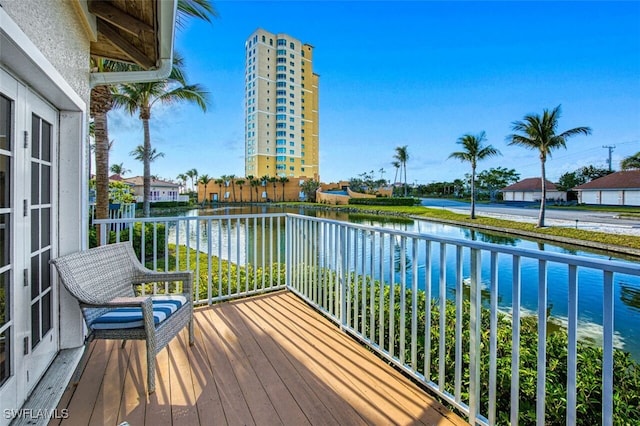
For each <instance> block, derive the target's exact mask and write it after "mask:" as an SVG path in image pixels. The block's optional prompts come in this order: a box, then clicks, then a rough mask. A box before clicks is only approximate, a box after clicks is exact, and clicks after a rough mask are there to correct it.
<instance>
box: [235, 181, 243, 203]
mask: <svg viewBox="0 0 640 426" xmlns="http://www.w3.org/2000/svg"><path fill="white" fill-rule="evenodd" d="M236 183H237V184H238V186H239V187H240V202H242V186H243V185H244V184H245V180H244V179H238V180H237V181H236Z"/></svg>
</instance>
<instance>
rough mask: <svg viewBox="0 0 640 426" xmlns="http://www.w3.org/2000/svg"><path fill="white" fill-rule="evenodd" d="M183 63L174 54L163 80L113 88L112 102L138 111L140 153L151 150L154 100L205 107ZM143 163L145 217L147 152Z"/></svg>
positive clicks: (200, 91)
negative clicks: (115, 90)
mask: <svg viewBox="0 0 640 426" xmlns="http://www.w3.org/2000/svg"><path fill="white" fill-rule="evenodd" d="M183 65H184V63H183V60H182V58H181V57H180V56H179V55H177V54H174V57H173V69H172V70H171V74H170V75H169V78H168V79H167V80H164V81H154V82H150V83H128V84H121V85H119V86H118V90H117V92H115V93H113V102H114V105H115V106H117V107H121V108H124V109H125V110H126V111H127V112H129V113H130V114H131V115H133V114H135V113H138V114H139V117H140V120H142V128H143V132H144V151H143V152H144V153H150V152H151V134H150V131H149V120H150V119H151V109H152V108H153V106H154V105H156V103H158V102H159V103H164V104H172V103H174V102H178V101H188V102H191V103H195V104H196V105H198V106H199V107H200V108H201V109H202V110H203V111H206V110H207V93H206V92H205V91H204V90H203V89H202V87H201V86H200V85H199V84H187V82H186V77H185V74H184V72H183ZM143 164H144V195H143V214H144V216H145V217H149V213H150V210H149V196H150V193H151V182H150V180H149V177H150V176H151V166H150V160H149V157H148V156H145V157H143Z"/></svg>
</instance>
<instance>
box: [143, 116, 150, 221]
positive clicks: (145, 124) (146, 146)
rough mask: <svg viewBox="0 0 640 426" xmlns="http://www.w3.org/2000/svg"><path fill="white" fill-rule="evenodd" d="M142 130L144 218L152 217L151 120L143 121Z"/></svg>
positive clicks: (144, 119) (145, 119)
mask: <svg viewBox="0 0 640 426" xmlns="http://www.w3.org/2000/svg"><path fill="white" fill-rule="evenodd" d="M142 128H143V130H144V161H143V164H144V176H143V183H144V185H143V191H144V192H143V196H142V212H143V214H144V217H149V216H150V215H151V208H150V207H151V206H150V202H149V199H150V198H151V159H150V158H149V154H150V153H151V135H150V134H149V119H148V118H143V119H142Z"/></svg>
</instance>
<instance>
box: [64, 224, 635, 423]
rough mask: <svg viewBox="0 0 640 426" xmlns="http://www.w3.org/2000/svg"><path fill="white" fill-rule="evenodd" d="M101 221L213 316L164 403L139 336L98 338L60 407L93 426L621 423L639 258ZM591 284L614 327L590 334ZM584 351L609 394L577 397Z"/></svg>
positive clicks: (289, 229)
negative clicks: (556, 313)
mask: <svg viewBox="0 0 640 426" xmlns="http://www.w3.org/2000/svg"><path fill="white" fill-rule="evenodd" d="M134 222H142V224H143V225H144V226H142V227H137V228H139V229H140V231H139V232H140V234H135V233H134V228H136V227H133V226H125V225H127V224H131V223H134ZM96 223H97V224H99V225H100V226H102V227H103V229H104V231H105V232H101V236H102V238H103V241H101V243H102V244H106V243H107V240H106V238H107V234H108V233H107V232H106V230H107V228H110V229H115V231H113V232H112V234H111V241H112V242H113V241H122V240H130V241H133V246H134V248H135V250H136V252H137V253H138V255H139V257H140V258H141V259H143V261H144V262H145V263H146V265H147V266H148V267H149V268H152V269H155V270H176V269H178V270H185V269H186V270H192V271H194V273H195V282H194V286H195V294H194V302H195V303H196V304H197V305H200V307H199V308H198V309H197V310H196V333H197V335H196V345H195V346H194V347H192V348H189V347H188V345H186V337H185V335H184V334H183V335H181V336H180V338H177V339H175V340H174V341H173V342H172V343H171V344H170V346H169V347H168V349H167V350H163V351H162V352H161V353H160V355H159V362H158V370H157V381H158V387H157V391H156V393H155V394H152V395H151V396H149V397H147V396H146V394H145V390H144V384H145V383H146V377H145V371H146V366H145V365H144V362H145V361H144V347H143V345H142V344H138V343H127V345H126V346H125V347H124V348H121V347H120V345H119V342H112V343H104V342H96V343H93V344H92V346H91V347H90V350H91V355H90V357H89V359H88V361H87V363H86V366H85V367H84V369H83V373H82V377H81V379H80V381H79V383H78V385H77V387H75V388H73V387H72V388H70V389H69V390H68V391H67V393H66V394H65V397H64V398H63V400H62V402H61V405H60V408H64V407H66V408H67V409H68V410H69V411H68V412H69V414H70V416H71V415H72V414H73V416H76V415H77V416H82V417H80V418H81V419H82V421H81V422H80V424H89V423H96V424H109V423H112V424H118V422H121V421H125V420H127V421H129V422H130V423H131V424H143V423H145V422H146V423H148V424H155V423H156V422H155V420H154V416H156V415H157V416H160V417H166V418H165V419H164V420H165V422H170V421H173V422H174V423H176V424H178V423H179V424H198V423H210V422H212V421H214V423H215V419H220V421H221V422H226V423H232V424H238V423H245V424H249V423H257V424H271V423H284V424H291V423H293V424H297V423H311V424H318V423H321V424H324V423H335V424H352V423H357V424H359V423H373V424H388V423H398V424H408V423H427V424H449V423H460V422H462V420H461V418H464V419H465V421H467V422H469V423H473V424H481V425H493V424H503V423H506V422H511V423H512V424H515V423H517V422H518V421H520V422H523V423H527V421H529V420H531V419H532V418H533V419H535V421H536V422H538V423H540V424H544V423H545V422H547V421H550V422H561V423H564V422H566V423H567V424H580V423H584V421H583V420H584V419H585V418H586V417H584V416H586V414H585V411H584V410H585V408H584V407H585V398H591V400H590V401H587V402H588V403H589V404H592V405H591V406H590V408H589V409H590V410H591V411H592V412H591V414H590V415H591V416H593V415H594V414H593V413H594V412H595V418H597V423H601V424H605V425H610V424H613V423H614V412H615V410H616V404H620V402H619V399H620V398H625V397H627V396H625V395H621V396H617V397H616V399H615V401H614V391H615V389H616V388H615V386H616V384H617V383H616V382H614V365H618V364H617V362H618V361H619V360H620V359H622V360H624V359H625V358H624V357H621V356H619V355H621V351H619V349H618V347H619V335H618V333H617V331H616V329H615V328H614V321H613V318H614V312H618V310H619V308H620V305H621V299H623V298H621V299H618V297H619V289H618V286H619V284H620V282H623V283H627V284H629V283H637V282H640V265H638V264H637V263H625V262H617V261H611V260H599V259H593V258H586V257H581V256H572V255H566V254H558V253H551V252H545V251H542V250H529V249H519V248H515V247H511V246H508V245H497V244H491V243H484V242H478V241H466V240H458V239H452V238H448V237H440V236H436V235H427V234H421V233H415V232H407V231H402V230H394V229H386V228H379V227H371V226H364V225H358V224H352V223H345V222H338V221H334V220H327V219H321V218H314V217H308V216H301V215H295V214H284V213H282V214H262V215H229V216H207V217H202V216H201V217H180V218H178V217H176V218H145V219H139V218H138V219H109V220H98V221H96ZM114 225H115V227H114ZM164 288H165V287H164V285H163V284H162V283H158V284H157V285H154V286H150V287H148V288H146V289H145V290H144V291H145V292H148V293H162V292H163V289H164ZM499 288H500V290H501V291H503V290H504V289H505V288H506V289H507V290H508V296H503V295H501V294H499V291H498V289H499ZM587 288H591V289H593V288H597V291H596V292H597V295H596V297H597V298H598V300H599V301H600V304H599V305H597V304H596V307H597V306H599V309H600V312H599V313H598V315H600V318H601V320H600V324H599V325H598V326H597V327H595V330H596V331H595V333H594V334H592V335H591V337H590V338H589V339H587V340H586V341H585V339H584V338H583V337H581V336H583V334H582V333H583V332H584V331H585V330H584V329H583V328H584V327H583V326H584V324H583V322H584V319H583V317H582V313H581V310H579V309H578V308H579V304H578V300H579V291H580V295H582V292H586V289H587ZM558 289H563V291H564V292H565V293H566V300H565V301H564V306H565V309H566V310H567V314H566V316H564V317H563V321H562V322H561V323H558V322H557V321H554V319H553V317H552V314H553V312H551V310H550V308H549V306H550V305H553V303H551V302H550V300H551V299H550V296H549V294H550V293H551V292H553V293H554V295H555V294H556V293H557V291H558ZM590 291H591V290H590ZM441 295H442V297H441ZM592 296H593V295H590V297H592ZM554 297H555V296H554ZM580 300H583V299H580ZM532 301H533V302H532ZM622 302H624V300H622ZM531 303H534V305H533V307H531ZM581 303H583V302H581ZM554 309H555V310H557V309H559V306H558V305H555V307H554ZM390 313H393V315H391V314H390ZM440 313H443V314H442V315H441V314H440ZM589 314H590V315H594V314H593V312H589ZM589 328H590V329H591V331H593V329H594V324H589ZM537 336H546V338H545V339H539V338H537ZM587 354H595V355H594V360H593V362H594V363H595V368H596V370H595V371H597V373H596V374H597V377H591V376H589V377H588V379H589V381H590V383H591V382H594V383H596V389H597V392H598V394H597V395H598V397H597V399H595V402H594V398H593V395H592V394H590V393H589V392H590V391H588V392H587V391H585V389H582V388H581V387H580V383H582V381H583V380H585V374H587V375H589V374H590V373H589V372H588V371H586V369H584V371H583V370H581V369H580V368H579V366H580V365H584V364H581V363H583V362H585V361H584V360H585V357H587ZM589 356H591V355H589ZM552 360H558V361H559V362H560V364H561V365H563V366H564V367H563V368H564V370H562V371H561V372H560V371H558V370H557V369H556V367H557V364H556V363H555V362H551V361H552ZM620 373H621V371H620V370H619V369H618V368H617V367H616V374H617V375H618V376H617V377H619V375H620ZM623 373H624V372H623ZM558 380H559V381H558ZM616 380H622V379H616ZM556 385H557V387H556ZM550 388H554V389H556V392H555V393H553V394H551V393H550V392H549V390H548V389H550ZM585 392H586V393H585ZM585 395H586V396H585ZM588 395H592V396H588ZM432 397H435V398H437V399H438V400H439V401H441V402H442V403H443V404H444V405H445V406H446V408H443V407H442V406H441V405H440V404H439V403H436V402H434V399H433V398H432ZM632 397H633V396H632ZM550 407H551V408H552V409H553V410H555V411H554V412H555V413H561V414H559V416H560V417H557V416H558V414H548V411H549V408H550ZM557 407H560V408H559V409H558V408H557ZM452 412H455V413H456V414H455V415H454V414H452ZM458 416H460V417H458ZM550 416H555V417H550ZM68 420H69V421H71V420H72V418H71V417H70V418H69V419H68ZM63 423H64V422H63ZM69 424H72V423H69Z"/></svg>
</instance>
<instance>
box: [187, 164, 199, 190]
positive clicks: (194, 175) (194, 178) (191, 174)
mask: <svg viewBox="0 0 640 426" xmlns="http://www.w3.org/2000/svg"><path fill="white" fill-rule="evenodd" d="M185 175H187V176H188V177H189V178H190V179H191V188H192V189H193V190H194V191H195V190H196V181H197V180H198V170H196V169H191V170H187V171H186V172H185Z"/></svg>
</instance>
